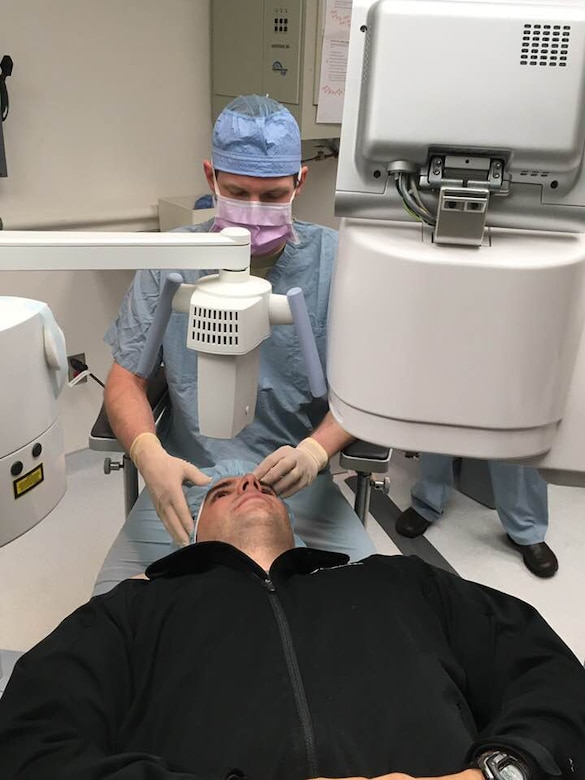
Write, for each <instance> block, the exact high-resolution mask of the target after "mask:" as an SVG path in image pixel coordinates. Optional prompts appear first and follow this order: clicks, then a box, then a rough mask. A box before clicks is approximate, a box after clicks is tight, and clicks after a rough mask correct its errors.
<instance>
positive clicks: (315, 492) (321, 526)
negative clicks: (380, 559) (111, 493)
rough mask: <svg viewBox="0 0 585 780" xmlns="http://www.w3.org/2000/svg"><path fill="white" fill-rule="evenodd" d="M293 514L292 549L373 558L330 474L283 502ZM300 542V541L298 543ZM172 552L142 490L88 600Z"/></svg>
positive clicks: (371, 547)
mask: <svg viewBox="0 0 585 780" xmlns="http://www.w3.org/2000/svg"><path fill="white" fill-rule="evenodd" d="M287 504H288V505H289V506H290V508H291V509H292V513H293V530H294V532H295V536H296V537H297V546H303V544H306V545H307V546H309V547H316V548H318V549H322V550H331V551H333V552H341V553H346V554H347V555H349V557H350V559H351V560H360V559H361V558H366V557H367V556H368V555H372V554H373V553H375V551H376V550H375V548H374V545H373V543H372V541H371V539H370V537H369V536H368V534H367V532H366V530H365V528H364V527H363V525H362V523H361V521H360V519H359V517H358V516H357V515H356V513H355V512H354V511H353V508H352V507H351V506H350V505H349V504H348V503H347V501H346V499H345V498H344V496H343V494H342V492H341V491H340V489H339V488H338V487H337V485H336V484H335V482H334V481H333V478H332V476H331V474H329V472H323V473H321V474H319V475H318V477H317V479H316V480H315V481H314V482H313V484H312V485H309V487H306V488H304V489H303V490H301V491H299V492H298V493H295V495H294V496H291V497H290V498H288V499H287ZM299 537H300V538H299ZM175 549H177V548H176V545H175V544H174V542H173V540H172V539H171V537H170V536H169V534H168V533H167V530H166V529H165V527H164V525H163V524H162V522H161V521H160V520H159V518H158V515H157V514H156V511H155V509H154V507H153V505H152V500H151V498H150V495H149V493H148V491H147V490H143V491H142V493H141V494H140V496H139V497H138V500H137V501H136V503H135V504H134V507H133V508H132V511H131V512H130V514H129V515H128V518H127V519H126V522H125V523H124V526H123V527H122V529H121V531H120V533H119V534H118V536H117V538H116V540H115V541H114V544H113V545H112V547H111V548H110V551H109V552H108V554H107V556H106V559H105V561H104V564H103V566H102V568H101V570H100V572H99V574H98V576H97V579H96V585H95V588H94V592H93V595H94V596H96V595H98V594H100V593H106V592H107V591H109V590H111V588H113V587H114V586H115V585H117V584H118V583H119V582H121V581H122V580H125V579H128V578H129V577H134V576H135V575H136V574H142V573H143V572H144V570H145V569H146V567H147V566H149V565H150V564H151V563H153V562H154V561H156V560H158V559H159V558H163V557H164V556H165V555H168V554H169V553H171V552H172V551H173V550H175Z"/></svg>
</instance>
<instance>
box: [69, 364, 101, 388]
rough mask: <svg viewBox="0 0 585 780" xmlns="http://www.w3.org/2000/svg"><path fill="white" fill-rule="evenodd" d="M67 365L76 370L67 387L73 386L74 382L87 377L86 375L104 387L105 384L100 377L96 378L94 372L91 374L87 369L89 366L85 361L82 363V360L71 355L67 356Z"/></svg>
mask: <svg viewBox="0 0 585 780" xmlns="http://www.w3.org/2000/svg"><path fill="white" fill-rule="evenodd" d="M69 365H70V366H71V368H72V369H73V370H74V371H77V372H79V373H77V374H76V375H75V376H74V377H73V379H71V380H70V382H69V383H68V384H69V387H75V385H76V384H78V383H79V382H81V380H82V379H87V377H88V376H89V377H91V378H92V379H93V380H94V382H97V383H98V385H101V387H105V384H104V383H103V382H102V380H101V379H98V377H97V376H96V375H95V374H92V373H91V371H90V370H89V367H88V366H87V364H86V363H84V362H83V361H82V360H78V359H77V358H74V357H71V358H69Z"/></svg>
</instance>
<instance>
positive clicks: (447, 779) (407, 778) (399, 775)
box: [315, 769, 483, 780]
mask: <svg viewBox="0 0 585 780" xmlns="http://www.w3.org/2000/svg"><path fill="white" fill-rule="evenodd" d="M315 780H366V778H365V777H344V778H325V777H318V778H315ZM372 780H483V774H482V772H481V770H480V769H464V770H463V771H462V772H457V773H456V774H454V775H440V776H436V777H418V778H414V777H413V776H412V775H405V774H404V773H403V772H390V774H387V775H379V776H378V777H374V778H372Z"/></svg>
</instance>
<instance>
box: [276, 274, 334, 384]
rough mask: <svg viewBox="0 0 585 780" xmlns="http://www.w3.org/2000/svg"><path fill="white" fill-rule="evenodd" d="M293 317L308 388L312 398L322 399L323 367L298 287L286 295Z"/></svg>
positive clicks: (301, 292)
mask: <svg viewBox="0 0 585 780" xmlns="http://www.w3.org/2000/svg"><path fill="white" fill-rule="evenodd" d="M286 297H287V298H288V303H289V306H290V310H291V313H292V317H293V322H294V326H295V328H296V331H297V335H298V337H299V342H300V345H301V352H302V353H303V357H304V359H305V367H306V369H307V376H308V377H309V387H310V388H311V393H312V395H313V397H314V398H322V397H323V396H325V395H327V384H326V383H325V375H324V374H323V367H322V366H321V360H320V359H319V353H318V352H317V343H316V342H315V334H314V333H313V329H312V328H311V321H310V319H309V311H308V309H307V304H306V302H305V296H304V295H303V291H302V290H301V288H300V287H292V288H291V289H290V290H289V291H288V292H287V294H286Z"/></svg>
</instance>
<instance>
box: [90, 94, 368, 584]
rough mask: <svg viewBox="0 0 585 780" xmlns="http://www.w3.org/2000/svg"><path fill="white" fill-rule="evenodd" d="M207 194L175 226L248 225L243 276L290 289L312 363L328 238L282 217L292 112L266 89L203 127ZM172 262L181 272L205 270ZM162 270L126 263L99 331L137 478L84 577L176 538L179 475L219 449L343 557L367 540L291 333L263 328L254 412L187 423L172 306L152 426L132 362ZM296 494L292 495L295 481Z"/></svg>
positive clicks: (294, 173) (342, 437) (334, 431)
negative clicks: (166, 396) (299, 303)
mask: <svg viewBox="0 0 585 780" xmlns="http://www.w3.org/2000/svg"><path fill="white" fill-rule="evenodd" d="M203 168H204V172H205V176H206V179H207V182H208V184H209V187H210V189H211V191H212V193H213V195H214V198H215V202H216V216H215V219H214V220H212V221H210V222H206V223H203V224H202V225H193V226H189V227H186V228H184V230H188V231H193V232H208V231H219V230H221V229H223V228H224V227H228V226H242V227H246V228H247V229H248V230H250V232H251V242H252V273H253V274H255V275H260V276H264V277H265V278H266V279H267V280H268V281H269V282H270V283H271V284H272V289H273V292H274V293H279V294H286V292H287V291H288V290H289V289H290V288H291V287H295V286H298V287H301V288H302V290H303V291H304V294H305V299H306V302H307V307H308V310H309V313H310V319H311V325H312V327H313V332H314V335H315V339H316V342H317V348H318V351H319V355H320V358H321V362H322V364H323V365H325V346H326V325H327V311H328V303H329V288H330V284H331V275H332V271H333V263H334V258H335V252H336V247H337V234H336V232H335V231H333V230H331V229H329V228H325V227H322V226H319V225H314V224H311V223H308V222H301V221H296V220H294V221H293V218H292V203H293V200H294V198H295V197H297V196H298V195H299V194H300V193H301V192H302V190H303V188H304V187H305V184H306V180H307V172H308V171H307V168H306V167H305V166H303V165H302V164H301V138H300V132H299V128H298V125H297V123H296V121H295V119H294V117H293V116H292V114H291V113H290V112H289V111H288V110H287V109H286V108H284V107H283V106H282V105H280V104H279V103H277V102H276V101H275V100H272V99H271V98H268V97H260V96H258V95H248V96H240V97H238V98H236V99H235V100H233V101H232V102H231V103H230V104H229V105H228V106H227V107H226V108H225V109H224V110H223V111H222V112H221V114H220V115H219V117H218V119H217V121H216V123H215V126H214V128H213V136H212V157H211V160H205V161H204V163H203ZM214 272H215V270H214V269H209V270H205V271H187V272H181V273H182V276H183V278H184V280H185V282H187V283H191V284H192V283H194V282H195V281H196V280H197V279H198V278H199V277H201V276H205V275H206V274H209V273H214ZM169 273H171V271H170V270H166V271H156V270H150V271H139V272H138V273H137V274H136V276H135V278H134V281H133V282H132V285H131V286H130V289H129V290H128V292H127V293H126V296H125V298H124V300H123V302H122V306H121V308H120V312H119V315H118V317H117V319H116V321H115V322H114V323H113V325H112V326H111V327H110V329H109V330H108V332H107V334H106V337H105V339H106V341H107V343H108V344H109V345H110V346H111V348H112V354H113V357H114V365H113V367H112V369H111V371H110V374H109V376H108V381H107V386H106V390H105V402H106V408H107V413H108V417H109V420H110V423H111V425H112V428H113V430H114V432H115V434H116V436H117V438H118V440H119V441H120V442H121V443H122V444H123V446H124V447H125V449H126V451H127V452H128V453H129V454H130V457H131V458H132V460H133V461H134V463H135V464H136V466H137V468H138V470H139V472H140V474H141V475H142V477H143V479H144V482H145V484H146V490H145V491H143V492H142V494H141V495H140V497H139V499H138V501H137V503H136V505H135V507H134V509H133V510H132V512H131V514H130V515H129V517H128V519H127V521H126V524H125V525H124V527H123V528H122V531H121V533H120V535H119V536H118V538H117V539H116V541H115V542H114V545H113V547H112V549H111V551H110V553H109V554H108V556H107V558H106V561H105V563H104V567H103V568H102V571H101V572H100V574H99V575H98V585H97V588H96V593H101V592H104V591H105V590H108V589H109V588H111V587H112V586H113V585H114V584H116V583H117V582H119V581H120V580H122V579H124V578H126V577H128V576H133V575H135V574H139V573H140V572H142V571H144V569H145V567H146V566H148V565H149V564H150V563H152V561H154V560H156V559H157V558H159V557H160V556H161V555H164V554H165V552H166V550H167V547H168V544H169V542H170V541H171V539H172V540H174V542H175V543H177V544H179V545H181V544H186V543H187V542H188V540H189V537H190V534H191V533H192V530H193V518H192V515H191V512H190V511H189V507H188V505H187V503H186V500H185V496H184V485H185V484H186V483H192V484H195V485H202V484H205V483H206V482H207V481H208V477H207V476H206V475H204V474H203V473H202V472H201V469H202V468H204V467H210V466H214V465H216V464H217V463H219V462H221V461H222V460H225V459H231V458H240V459H244V460H247V461H252V462H254V463H256V464H259V465H258V466H257V467H256V470H255V474H256V476H257V477H258V478H259V479H262V480H263V481H264V482H265V483H266V484H269V485H271V486H272V487H273V488H274V489H275V490H276V492H277V493H278V494H279V495H280V496H281V497H283V498H284V497H290V500H291V508H292V510H293V513H294V516H295V527H294V530H295V533H296V534H297V535H298V536H299V537H301V538H302V539H303V540H304V541H305V542H306V543H307V544H310V545H312V546H314V547H318V548H322V549H327V550H331V551H335V552H343V553H347V554H349V555H350V556H351V558H352V559H359V558H363V557H364V556H366V555H369V554H371V553H372V552H373V551H374V547H373V545H372V542H371V540H370V539H369V537H368V535H367V533H366V531H365V529H364V528H363V526H362V524H361V523H360V521H359V519H358V517H357V515H356V514H355V513H354V512H353V510H352V508H351V507H350V506H349V504H348V503H347V501H346V500H345V499H344V498H343V496H342V494H341V492H340V491H339V489H338V488H337V486H336V485H335V483H334V482H333V480H332V477H331V474H330V473H329V471H328V468H327V465H328V462H329V459H330V458H331V456H332V455H334V454H335V453H336V452H338V451H339V450H341V449H342V448H343V447H344V446H345V445H346V444H347V443H349V442H350V441H351V440H352V437H351V436H349V435H348V434H347V433H346V432H345V431H344V430H343V429H342V428H340V426H339V425H338V424H337V423H336V422H335V420H334V419H333V417H332V416H331V414H330V413H329V411H328V408H327V405H326V404H325V403H324V402H323V401H322V400H321V401H318V400H315V399H313V398H312V396H311V394H310V391H309V384H308V380H307V377H306V375H305V369H304V364H303V360H302V358H301V354H300V350H299V345H298V341H297V336H296V334H295V332H294V329H293V328H292V327H291V326H285V325H276V326H275V327H274V328H273V331H272V335H271V336H270V338H269V339H267V340H266V341H264V342H263V343H262V346H261V361H260V379H259V388H258V400H257V403H256V411H255V419H254V421H253V422H252V423H251V424H250V425H249V426H248V427H246V428H244V430H243V431H241V432H240V433H239V434H238V435H237V436H236V437H234V438H233V439H231V440H223V439H222V440H218V439H210V438H206V437H205V436H202V435H201V434H200V432H199V421H198V416H197V357H196V353H195V352H193V351H192V350H188V349H187V348H186V346H185V334H186V330H187V323H186V319H187V315H184V314H174V315H173V316H172V317H171V320H170V322H169V325H168V327H167V330H166V333H165V336H164V340H163V344H162V348H161V351H160V362H161V364H162V363H164V368H165V372H166V376H167V380H168V385H169V393H170V399H171V407H172V414H171V416H170V422H169V424H168V426H167V428H166V429H165V430H164V432H163V433H161V434H160V438H159V436H158V435H157V434H156V433H155V426H154V420H153V417H152V412H151V409H150V405H149V403H148V401H147V398H146V391H147V388H148V383H149V380H150V379H151V377H150V376H141V375H139V374H138V372H137V368H138V361H139V358H140V354H141V352H142V349H143V347H144V342H145V338H146V333H147V331H148V327H149V325H150V323H151V321H152V318H153V314H154V311H155V308H156V305H157V302H158V298H159V295H160V291H161V290H162V287H163V284H164V280H165V278H166V277H167V276H168V274H169ZM299 491H300V492H299Z"/></svg>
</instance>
